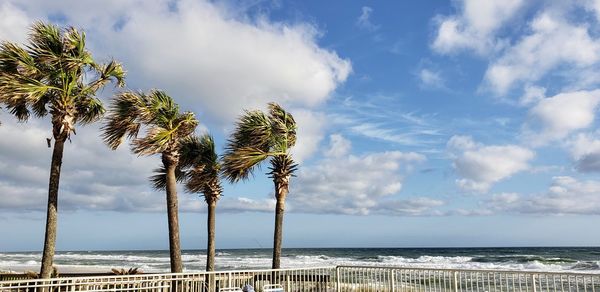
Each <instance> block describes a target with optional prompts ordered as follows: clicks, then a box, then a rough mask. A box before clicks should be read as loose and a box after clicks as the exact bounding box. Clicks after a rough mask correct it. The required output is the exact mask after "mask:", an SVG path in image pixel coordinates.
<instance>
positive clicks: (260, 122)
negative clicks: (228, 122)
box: [223, 103, 297, 182]
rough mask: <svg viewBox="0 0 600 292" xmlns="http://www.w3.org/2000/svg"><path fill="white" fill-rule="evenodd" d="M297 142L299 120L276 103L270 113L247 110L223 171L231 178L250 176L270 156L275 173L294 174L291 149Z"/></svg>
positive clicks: (237, 128) (233, 179)
mask: <svg viewBox="0 0 600 292" xmlns="http://www.w3.org/2000/svg"><path fill="white" fill-rule="evenodd" d="M295 144H296V121H295V120H294V117H293V116H292V115H291V114H290V113H288V112H286V111H285V110H284V109H283V108H281V106H279V105H278V104H276V103H269V113H268V114H265V113H264V112H262V111H258V110H255V111H246V112H245V114H244V115H242V117H241V118H240V119H239V120H238V122H237V125H236V128H235V130H234V131H233V134H232V137H231V138H230V139H229V141H228V143H227V146H226V150H225V155H224V157H223V174H224V176H225V177H226V178H227V179H228V180H229V181H231V182H237V181H240V180H245V179H248V177H249V176H250V175H251V174H252V173H253V171H254V170H255V169H256V168H257V166H259V165H260V163H261V162H263V161H264V160H266V159H268V158H271V161H270V162H271V167H270V168H269V169H270V170H271V171H270V172H269V174H270V175H271V176H272V177H273V178H274V179H275V177H286V176H290V175H293V173H294V171H295V170H296V167H297V166H296V164H295V163H294V161H293V159H292V157H291V154H290V149H291V148H292V147H293V146H294V145H295Z"/></svg>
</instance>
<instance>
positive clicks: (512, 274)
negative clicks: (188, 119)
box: [0, 266, 600, 292]
mask: <svg viewBox="0 0 600 292" xmlns="http://www.w3.org/2000/svg"><path fill="white" fill-rule="evenodd" d="M244 285H251V286H253V287H254V289H255V291H257V292H260V291H265V290H266V289H268V287H281V288H283V290H284V291H286V292H292V291H323V292H327V291H338V292H342V291H361V292H369V291H390V292H396V291H406V292H421V291H422V292H430V291H436V292H438V291H439V292H459V291H460V292H465V291H468V292H472V291H507V292H516V291H532V292H539V291H553V292H558V291H561V292H564V291H569V292H571V291H583V292H588V291H589V292H600V274H589V273H554V272H525V271H501V270H453V269H425V268H407V267H369V266H338V267H319V268H298V269H278V270H247V271H219V272H202V273H178V274H141V275H119V276H100V277H70V278H53V279H45V280H42V279H36V280H19V281H4V282H0V292H21V291H27V292H62V291H65V292H66V291H72V292H74V291H143V292H150V291H153V292H154V291H156V292H218V291H225V290H226V288H238V289H239V288H241V287H243V286H244ZM273 285H276V286H273ZM232 290H234V289H230V290H229V291H232ZM234 291H235V290H234ZM238 291H239V290H238Z"/></svg>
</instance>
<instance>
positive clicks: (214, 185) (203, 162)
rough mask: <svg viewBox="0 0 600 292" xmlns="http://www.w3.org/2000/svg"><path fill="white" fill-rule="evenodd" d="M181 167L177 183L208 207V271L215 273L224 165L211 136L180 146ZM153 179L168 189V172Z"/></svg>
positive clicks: (162, 169) (195, 137)
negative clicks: (218, 202)
mask: <svg viewBox="0 0 600 292" xmlns="http://www.w3.org/2000/svg"><path fill="white" fill-rule="evenodd" d="M179 153H180V154H179V155H180V163H179V168H178V169H177V171H176V174H177V179H178V180H179V181H182V182H185V186H186V190H187V191H188V192H190V193H202V195H203V196H204V201H206V204H207V206H208V214H207V246H206V270H207V271H214V270H215V212H216V207H217V201H219V199H220V198H221V194H222V192H223V188H222V186H221V180H220V177H219V175H220V171H221V162H220V160H219V156H218V155H217V152H216V151H215V142H214V139H213V138H212V136H210V135H208V134H205V135H202V136H200V137H198V136H191V137H189V138H187V139H185V140H183V141H182V142H181V147H180V152H179ZM156 172H157V174H156V175H155V176H153V178H152V180H153V182H154V187H155V188H157V189H164V188H165V186H166V173H165V169H164V168H161V169H158V170H156Z"/></svg>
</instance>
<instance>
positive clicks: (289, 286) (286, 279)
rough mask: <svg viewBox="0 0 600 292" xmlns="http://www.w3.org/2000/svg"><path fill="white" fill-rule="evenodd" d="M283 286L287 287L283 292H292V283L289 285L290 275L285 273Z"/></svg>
mask: <svg viewBox="0 0 600 292" xmlns="http://www.w3.org/2000/svg"><path fill="white" fill-rule="evenodd" d="M285 283H286V284H285V286H287V290H285V291H292V283H290V273H289V272H286V273H285Z"/></svg>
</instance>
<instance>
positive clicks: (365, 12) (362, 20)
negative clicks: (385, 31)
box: [356, 6, 379, 32]
mask: <svg viewBox="0 0 600 292" xmlns="http://www.w3.org/2000/svg"><path fill="white" fill-rule="evenodd" d="M372 13H373V8H371V7H369V6H363V7H362V8H361V14H360V16H359V17H358V19H357V20H356V26H358V27H359V28H360V29H363V30H366V31H370V32H374V31H376V30H378V29H379V25H375V24H373V22H371V14H372Z"/></svg>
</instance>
